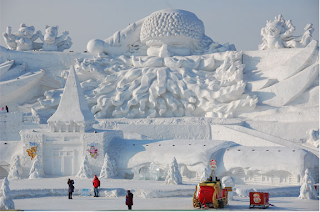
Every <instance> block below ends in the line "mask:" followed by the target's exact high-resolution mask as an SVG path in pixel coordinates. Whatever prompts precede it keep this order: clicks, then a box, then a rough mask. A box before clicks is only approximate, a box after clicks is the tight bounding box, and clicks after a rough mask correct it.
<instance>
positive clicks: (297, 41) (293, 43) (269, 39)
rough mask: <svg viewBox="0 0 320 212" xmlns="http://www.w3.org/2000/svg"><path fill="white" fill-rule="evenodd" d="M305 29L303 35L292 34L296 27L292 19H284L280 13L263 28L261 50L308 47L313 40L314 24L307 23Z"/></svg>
mask: <svg viewBox="0 0 320 212" xmlns="http://www.w3.org/2000/svg"><path fill="white" fill-rule="evenodd" d="M304 30H305V33H304V34H303V36H292V35H293V33H294V31H295V27H294V26H293V25H292V23H291V20H287V21H286V20H284V18H283V17H282V15H281V14H280V15H278V16H276V17H275V19H274V20H273V21H267V24H266V27H264V28H262V29H261V36H262V44H260V45H259V50H265V49H279V48H303V47H306V46H307V45H308V44H309V43H310V41H311V40H313V38H312V33H313V31H314V29H313V28H312V24H307V26H306V27H305V28H304Z"/></svg>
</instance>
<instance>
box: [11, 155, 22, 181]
mask: <svg viewBox="0 0 320 212" xmlns="http://www.w3.org/2000/svg"><path fill="white" fill-rule="evenodd" d="M21 176H22V168H21V163H20V157H19V155H16V156H15V157H13V160H12V162H11V166H10V171H9V174H8V179H20V177H21Z"/></svg>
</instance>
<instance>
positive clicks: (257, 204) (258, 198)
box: [249, 192, 269, 208]
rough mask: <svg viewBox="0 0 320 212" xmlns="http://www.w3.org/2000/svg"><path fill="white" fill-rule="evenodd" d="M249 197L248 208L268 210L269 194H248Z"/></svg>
mask: <svg viewBox="0 0 320 212" xmlns="http://www.w3.org/2000/svg"><path fill="white" fill-rule="evenodd" d="M249 196H250V206H249V208H268V207H269V193H264V192H250V193H249Z"/></svg>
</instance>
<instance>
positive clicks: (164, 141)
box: [0, 9, 319, 185]
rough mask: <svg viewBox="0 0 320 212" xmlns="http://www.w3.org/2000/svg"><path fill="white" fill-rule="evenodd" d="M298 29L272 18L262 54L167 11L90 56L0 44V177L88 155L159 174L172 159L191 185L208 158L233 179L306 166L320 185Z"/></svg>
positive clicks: (131, 172) (310, 85)
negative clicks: (17, 165) (14, 167)
mask: <svg viewBox="0 0 320 212" xmlns="http://www.w3.org/2000/svg"><path fill="white" fill-rule="evenodd" d="M294 29H295V28H294V27H293V25H292V23H291V21H290V20H289V21H286V20H284V17H282V16H281V15H279V16H276V18H275V20H273V21H267V24H266V27H264V28H263V29H262V30H261V35H262V44H261V45H260V46H259V50H257V51H237V50H236V48H235V46H234V45H232V44H228V43H227V44H223V45H222V44H219V43H218V42H216V41H213V40H212V39H211V38H209V37H208V36H207V35H206V34H205V28H204V25H203V23H202V21H201V20H200V19H198V18H197V16H196V15H195V14H193V13H192V12H188V11H184V10H177V9H167V10H160V11H156V12H154V13H152V14H151V15H149V16H148V17H146V18H144V19H141V20H139V21H137V22H135V23H133V24H130V25H129V26H128V27H127V28H125V29H123V30H120V31H117V32H115V33H114V35H113V36H111V37H109V38H107V39H105V40H100V39H92V40H90V41H89V42H88V43H87V49H88V52H89V53H90V54H86V53H64V52H57V51H58V50H56V51H53V50H51V51H50V52H47V51H46V48H43V49H42V51H27V50H26V51H22V50H20V51H19V49H12V48H11V47H10V45H8V48H9V49H6V48H5V47H2V46H0V53H1V54H0V62H1V65H0V80H1V82H0V94H1V96H0V97H1V98H0V104H1V107H2V106H5V105H7V106H9V109H10V111H9V112H8V113H7V112H6V111H4V110H3V112H2V113H0V128H1V133H0V140H1V149H3V151H2V152H5V153H4V154H2V155H1V156H0V163H1V164H2V166H1V173H4V174H3V177H4V176H7V175H8V172H9V167H10V166H9V165H10V163H11V160H13V159H14V158H16V156H17V155H18V156H20V158H21V166H22V172H23V174H22V175H23V176H22V177H25V178H27V177H28V173H29V170H30V168H31V166H32V162H33V161H32V160H33V159H34V157H35V156H36V155H37V157H38V160H39V161H40V166H41V170H42V171H41V174H42V175H43V176H46V177H57V176H76V175H77V173H78V171H79V170H80V166H81V164H82V163H83V161H84V160H85V158H87V159H88V163H87V164H88V168H90V170H91V174H92V175H94V174H96V175H98V174H99V173H100V171H101V168H102V166H103V163H104V158H105V157H107V158H110V160H112V161H113V163H112V164H113V166H114V167H113V168H115V169H116V172H115V173H118V176H116V177H118V178H126V179H136V180H160V181H164V180H165V178H166V175H167V173H168V170H169V164H170V163H171V162H172V160H173V158H175V159H176V161H177V163H178V166H179V170H180V173H181V176H182V181H183V182H187V181H199V179H200V177H201V176H202V174H203V172H204V170H209V161H210V160H211V159H215V160H216V161H217V165H218V168H217V170H216V171H215V173H216V175H217V176H218V177H219V178H222V177H224V176H230V177H233V178H234V179H235V182H236V184H246V183H256V184H267V185H275V184H277V185H299V184H300V183H301V182H302V181H301V180H302V179H303V177H304V173H305V170H306V169H309V171H310V175H311V176H312V177H313V179H315V181H316V182H318V181H319V156H318V155H319V149H318V148H319V80H318V78H319V64H318V63H319V62H318V55H319V47H318V42H317V41H316V40H314V39H313V38H312V32H313V27H312V24H307V27H306V28H305V33H304V34H303V35H302V36H293V33H294ZM7 34H8V32H7ZM6 36H7V37H8V35H6ZM5 39H6V38H5ZM12 45H14V44H12ZM70 67H71V68H70ZM19 132H20V133H19ZM106 155H107V156H106ZM12 164H13V163H12Z"/></svg>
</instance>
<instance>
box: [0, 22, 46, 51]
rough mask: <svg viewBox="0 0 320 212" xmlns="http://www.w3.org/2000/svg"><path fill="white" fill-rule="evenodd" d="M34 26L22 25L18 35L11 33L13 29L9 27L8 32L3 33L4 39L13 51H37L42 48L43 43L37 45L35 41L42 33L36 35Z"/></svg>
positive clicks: (38, 32)
mask: <svg viewBox="0 0 320 212" xmlns="http://www.w3.org/2000/svg"><path fill="white" fill-rule="evenodd" d="M34 31H35V28H34V26H30V27H28V26H26V25H25V24H21V25H20V28H19V30H18V32H17V33H15V34H12V33H11V27H7V31H6V32H5V33H3V38H4V40H5V42H6V44H7V46H8V47H9V49H11V50H17V51H30V50H37V49H40V48H41V47H42V44H41V43H35V42H34V41H35V40H37V39H38V37H39V35H41V31H37V32H36V34H34Z"/></svg>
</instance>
